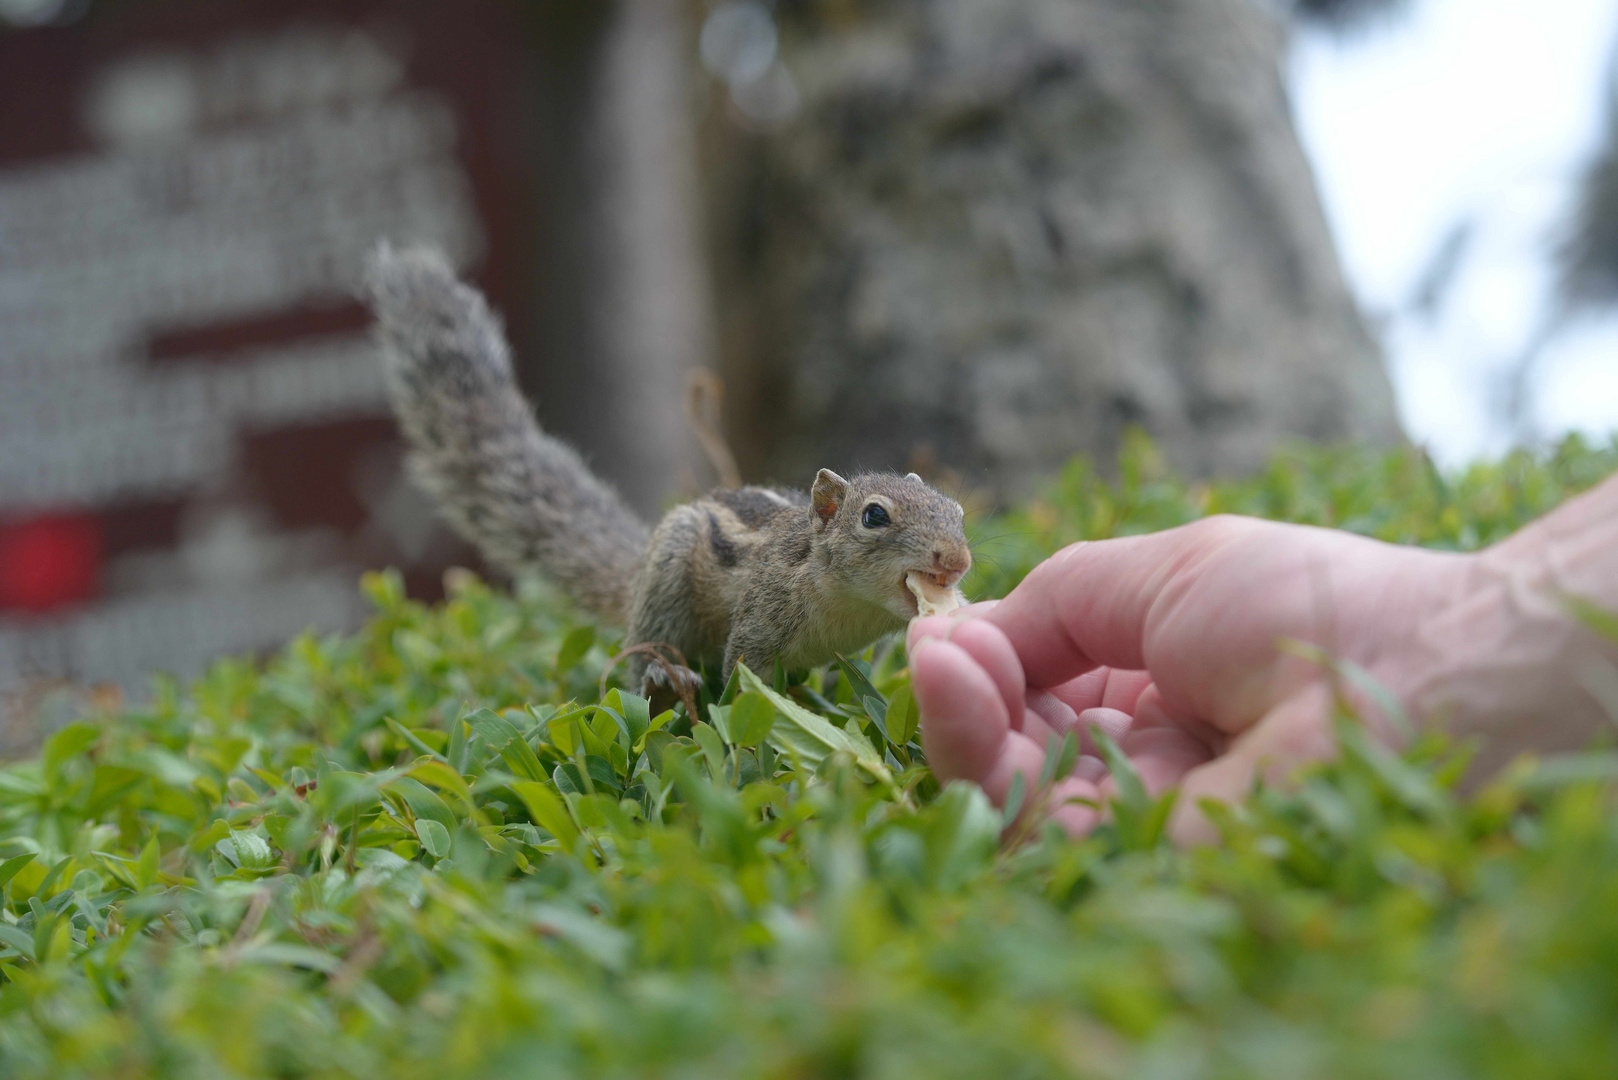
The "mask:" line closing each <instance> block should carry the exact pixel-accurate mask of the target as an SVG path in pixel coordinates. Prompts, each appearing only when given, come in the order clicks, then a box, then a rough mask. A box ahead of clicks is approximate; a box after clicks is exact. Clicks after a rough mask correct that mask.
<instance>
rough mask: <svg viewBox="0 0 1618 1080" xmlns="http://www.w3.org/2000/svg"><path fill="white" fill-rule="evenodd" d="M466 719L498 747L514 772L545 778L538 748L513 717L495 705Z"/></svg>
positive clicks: (526, 778) (519, 774) (534, 778)
mask: <svg viewBox="0 0 1618 1080" xmlns="http://www.w3.org/2000/svg"><path fill="white" fill-rule="evenodd" d="M466 722H467V723H469V724H471V725H472V730H473V731H474V732H476V733H477V735H478V737H479V738H480V739H482V740H483V741H484V742H485V743H487V744H489V746H491V747H493V748H494V751H495V752H496V753H497V754H499V755H500V760H501V761H504V762H505V763H506V767H507V768H509V769H510V770H511V771H512V772H514V773H516V774H517V775H518V776H520V777H522V778H523V779H525V780H543V779H545V768H544V766H542V765H541V764H540V763H539V757H538V756H537V755H536V754H535V753H534V748H533V747H531V746H529V745H528V740H527V739H525V738H523V734H522V732H521V731H518V730H517V727H516V725H514V724H513V723H512V722H511V721H509V720H507V719H506V718H505V717H503V716H501V715H499V714H498V713H496V712H494V711H493V710H492V709H478V710H477V711H475V712H473V713H471V714H470V715H468V716H467V717H466Z"/></svg>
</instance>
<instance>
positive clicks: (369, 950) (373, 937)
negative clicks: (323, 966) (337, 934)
mask: <svg viewBox="0 0 1618 1080" xmlns="http://www.w3.org/2000/svg"><path fill="white" fill-rule="evenodd" d="M383 951H384V949H383V945H382V936H381V935H380V934H378V933H377V932H376V928H375V927H373V926H372V925H371V913H370V912H369V911H368V910H367V911H365V912H363V913H362V914H361V915H360V927H359V937H358V940H357V941H355V942H354V946H353V948H351V949H349V950H348V955H347V956H346V957H344V958H343V963H342V966H341V967H339V968H338V969H337V970H336V971H335V972H333V973H332V977H331V991H332V993H333V994H336V995H338V996H339V997H347V996H348V995H349V994H351V993H352V992H353V990H354V987H355V986H356V985H357V984H358V983H359V981H360V980H361V979H363V978H364V977H365V973H366V972H367V971H369V970H371V966H372V965H373V964H375V963H376V962H377V961H378V960H380V959H382V953H383Z"/></svg>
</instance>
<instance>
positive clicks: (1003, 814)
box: [1000, 772, 1028, 829]
mask: <svg viewBox="0 0 1618 1080" xmlns="http://www.w3.org/2000/svg"><path fill="white" fill-rule="evenodd" d="M1027 794H1028V780H1027V778H1026V777H1024V776H1023V774H1022V773H1020V772H1019V773H1013V774H1012V777H1011V787H1010V788H1008V789H1007V791H1006V801H1005V805H1003V806H1002V807H1001V808H1000V823H1001V828H1005V829H1009V828H1011V826H1012V825H1014V824H1016V822H1017V815H1018V814H1020V813H1022V804H1023V798H1024V797H1025V796H1026V795H1027Z"/></svg>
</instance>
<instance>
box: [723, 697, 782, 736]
mask: <svg viewBox="0 0 1618 1080" xmlns="http://www.w3.org/2000/svg"><path fill="white" fill-rule="evenodd" d="M775 717H776V711H775V705H774V704H773V703H772V702H771V701H770V699H769V698H767V697H765V696H764V695H763V694H758V693H754V692H752V691H748V692H747V693H745V694H739V695H737V697H736V700H735V701H734V702H732V703H731V706H730V710H729V724H730V732H731V740H730V741H731V742H732V743H733V744H735V745H736V746H748V747H752V746H758V745H759V744H760V743H762V742H763V741H764V740H765V739H767V738H769V735H770V731H771V730H772V729H773V728H774V727H775Z"/></svg>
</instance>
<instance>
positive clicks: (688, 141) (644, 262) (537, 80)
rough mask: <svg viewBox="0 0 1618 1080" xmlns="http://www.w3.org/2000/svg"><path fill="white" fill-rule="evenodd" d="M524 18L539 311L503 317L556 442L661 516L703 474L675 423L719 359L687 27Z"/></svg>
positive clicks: (630, 19)
mask: <svg viewBox="0 0 1618 1080" xmlns="http://www.w3.org/2000/svg"><path fill="white" fill-rule="evenodd" d="M530 7H531V10H529V11H528V13H527V17H528V19H529V26H530V36H531V40H532V47H533V56H534V63H533V65H532V68H531V70H530V72H529V79H530V83H529V85H528V87H527V88H526V89H527V95H526V98H525V101H524V105H525V107H526V109H527V112H528V116H529V128H530V131H531V132H532V135H533V140H534V144H533V145H532V146H530V147H527V148H525V152H526V153H527V154H528V155H529V157H530V158H532V159H534V160H535V161H536V163H537V167H538V170H539V172H540V176H541V186H540V190H538V191H537V192H536V193H535V197H536V200H537V201H538V203H539V213H540V218H541V230H540V231H541V234H542V235H541V236H540V237H539V239H538V242H537V243H536V244H535V247H534V252H533V255H532V258H533V259H534V268H535V269H534V285H533V291H532V300H533V302H532V304H530V305H528V306H526V307H524V308H523V309H522V310H519V311H514V312H509V313H507V314H508V317H509V318H510V319H511V320H512V330H513V336H514V337H515V338H516V339H517V341H518V344H519V345H520V346H525V348H523V349H521V350H520V354H519V357H518V359H519V363H520V365H521V377H522V381H523V385H524V387H525V388H526V389H527V390H528V391H529V392H530V394H531V395H532V396H533V397H534V399H535V404H536V408H537V411H538V414H539V417H540V420H541V422H542V423H543V424H544V425H545V426H546V428H547V429H549V430H550V431H552V432H553V433H555V434H557V435H559V436H561V437H562V438H565V439H567V440H568V441H569V442H572V443H573V444H575V445H576V446H578V447H579V448H580V449H581V450H582V451H583V452H584V454H585V456H586V458H587V459H588V460H589V461H590V464H591V466H592V467H593V468H595V469H596V470H597V471H598V472H599V473H601V475H603V476H604V477H606V478H607V479H609V480H610V481H612V482H613V483H614V484H615V485H616V486H617V488H618V489H619V491H621V492H622V493H623V495H624V497H625V498H626V499H627V500H628V501H629V502H630V503H631V504H632V505H633V506H634V507H635V508H636V509H637V510H639V511H640V512H641V513H642V514H644V515H648V516H655V515H656V513H657V512H658V511H659V510H660V509H661V508H662V506H663V505H664V504H665V502H666V501H667V499H668V497H669V495H670V493H671V492H674V491H682V492H686V493H689V492H691V491H692V490H693V489H695V488H697V487H698V486H699V482H700V481H701V480H703V479H705V478H706V477H707V475H708V474H707V469H706V466H705V464H704V463H703V459H702V456H701V454H700V453H699V451H698V448H697V443H696V441H695V439H694V438H693V437H692V433H691V432H690V430H689V429H688V427H687V424H686V420H685V414H684V412H683V411H682V408H681V402H682V400H683V395H684V389H685V385H686V375H687V372H688V371H689V369H690V368H692V367H693V366H697V365H700V364H708V363H709V362H710V357H711V356H712V354H713V341H712V336H713V335H712V314H711V310H710V297H709V291H708V285H709V281H708V276H707V274H706V273H705V270H704V267H705V262H704V255H703V242H702V241H703V237H702V235H701V226H700V224H699V223H700V220H701V214H700V204H701V192H700V190H699V187H698V182H697V177H696V148H695V132H694V122H693V116H692V111H691V108H690V101H691V97H692V78H693V75H694V71H695V57H694V54H693V51H692V43H691V37H692V35H691V24H690V18H689V13H688V12H687V11H686V10H685V9H684V8H683V7H682V6H681V5H680V4H675V3H669V2H668V0H616V2H614V3H604V4H554V5H553V4H535V5H531V6H530ZM557 147H562V148H565V152H562V153H557V152H556V150H555V148H557Z"/></svg>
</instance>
